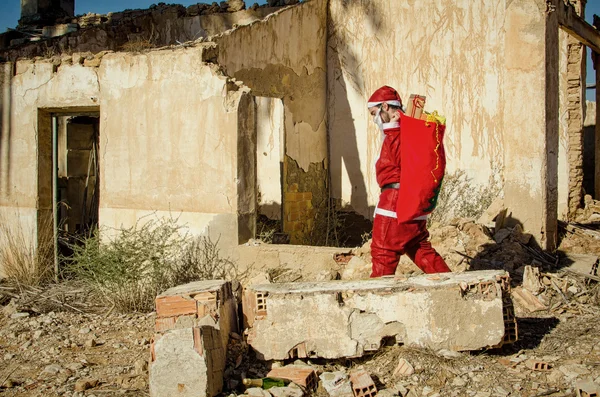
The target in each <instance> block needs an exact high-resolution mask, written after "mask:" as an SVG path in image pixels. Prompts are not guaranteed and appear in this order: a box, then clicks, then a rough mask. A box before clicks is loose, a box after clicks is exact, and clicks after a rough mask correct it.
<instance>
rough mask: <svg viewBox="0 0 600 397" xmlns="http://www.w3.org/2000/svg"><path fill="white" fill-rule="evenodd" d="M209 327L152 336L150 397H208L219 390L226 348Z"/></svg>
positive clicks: (215, 332) (213, 329)
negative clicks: (153, 337)
mask: <svg viewBox="0 0 600 397" xmlns="http://www.w3.org/2000/svg"><path fill="white" fill-rule="evenodd" d="M219 334H220V331H218V330H216V329H215V328H213V327H211V326H201V327H192V328H185V329H172V330H169V331H166V332H165V333H164V334H158V335H156V336H155V339H154V342H153V343H152V348H151V355H152V357H151V362H150V366H149V383H150V396H152V397H173V396H177V397H212V396H215V395H217V394H219V393H220V392H221V390H222V389H223V372H224V370H225V354H226V348H225V347H224V346H223V345H222V344H221V337H220V335H219Z"/></svg>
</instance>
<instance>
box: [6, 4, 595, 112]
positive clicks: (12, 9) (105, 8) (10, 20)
mask: <svg viewBox="0 0 600 397" xmlns="http://www.w3.org/2000/svg"><path fill="white" fill-rule="evenodd" d="M0 1H1V2H2V3H1V4H0V32H4V31H6V29H8V28H14V27H15V26H16V25H17V21H18V19H19V16H20V15H19V14H20V7H21V5H20V4H21V3H20V1H19V0H0ZM159 1H160V0H155V1H152V0H128V1H123V0H101V1H98V0H75V13H76V14H77V15H80V14H86V13H88V12H95V13H99V14H106V13H108V12H110V11H122V10H124V9H127V8H131V9H135V8H148V7H150V5H152V4H155V3H158V2H159ZM174 2H176V3H179V4H183V5H185V6H188V5H190V4H196V3H199V2H200V3H212V1H198V0H181V1H177V0H174ZM254 2H258V3H259V4H264V3H265V2H266V0H258V1H257V0H246V4H247V5H249V6H250V5H252V4H253V3H254ZM594 14H597V15H600V1H596V0H594V1H589V2H588V4H587V7H586V20H587V21H588V22H590V23H591V22H592V17H593V15H594ZM595 73H596V72H595V71H594V68H593V67H592V59H591V56H590V50H589V49H588V63H587V81H588V83H594V82H595V80H596V78H595ZM587 97H588V99H589V100H595V92H594V90H588V91H587Z"/></svg>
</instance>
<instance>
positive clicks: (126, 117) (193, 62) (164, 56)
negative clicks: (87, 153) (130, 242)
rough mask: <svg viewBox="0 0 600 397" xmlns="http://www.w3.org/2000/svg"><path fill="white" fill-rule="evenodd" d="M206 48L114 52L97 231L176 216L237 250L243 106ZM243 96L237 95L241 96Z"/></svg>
mask: <svg viewBox="0 0 600 397" xmlns="http://www.w3.org/2000/svg"><path fill="white" fill-rule="evenodd" d="M206 50H207V49H206V47H192V48H189V49H178V50H162V51H151V52H148V53H145V54H139V55H132V54H124V53H114V54H108V55H106V56H105V57H104V58H103V59H102V64H101V65H100V67H99V70H98V76H99V80H100V90H101V92H102V97H101V100H100V110H101V118H100V153H101V157H100V175H101V177H100V184H101V185H100V215H99V217H100V224H101V225H107V226H112V227H119V226H121V225H125V226H130V225H132V224H134V223H135V222H136V221H137V220H138V219H139V218H141V217H143V216H145V215H150V214H152V213H156V214H157V215H158V216H174V217H179V221H180V222H181V223H185V224H187V225H188V226H189V227H190V229H191V231H192V233H194V234H206V233H207V232H210V234H211V235H212V236H213V237H215V238H218V237H219V236H220V237H221V239H220V241H221V243H222V244H225V245H226V246H236V245H237V236H238V230H237V220H238V218H237V217H238V215H237V212H238V208H237V197H238V191H237V186H236V180H237V178H238V175H237V163H238V154H237V151H238V104H239V101H240V99H241V96H242V94H243V93H244V90H243V89H239V87H237V86H236V85H235V84H232V85H229V84H228V83H227V78H226V77H225V76H222V75H220V73H219V72H218V70H217V67H216V66H214V65H207V64H206V63H204V61H205V60H206V59H205V58H204V57H205V56H206V53H205V51H206ZM235 90H239V91H235Z"/></svg>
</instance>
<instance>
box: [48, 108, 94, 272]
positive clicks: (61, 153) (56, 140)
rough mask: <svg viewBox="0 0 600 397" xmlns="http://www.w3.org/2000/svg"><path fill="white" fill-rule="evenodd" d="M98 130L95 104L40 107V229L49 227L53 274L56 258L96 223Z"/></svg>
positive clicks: (63, 253) (80, 238) (89, 233)
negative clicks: (92, 105) (92, 107)
mask: <svg viewBox="0 0 600 397" xmlns="http://www.w3.org/2000/svg"><path fill="white" fill-rule="evenodd" d="M99 134H100V113H99V109H97V108H95V109H89V108H84V109H79V108H76V109H69V108H67V109H40V110H39V111H38V200H39V204H38V230H39V231H41V230H40V227H41V226H40V225H42V224H44V223H46V224H47V223H50V222H51V224H52V225H53V227H52V230H53V235H54V236H53V242H54V268H55V273H56V274H57V275H58V272H59V258H60V257H63V256H68V255H69V254H70V248H69V247H71V246H72V244H74V243H76V242H77V241H80V240H82V239H83V238H85V237H87V236H89V235H91V234H92V233H93V232H94V230H96V228H97V227H98V211H99V199H100V197H99V194H100V189H99V187H100V184H99V182H100V178H99V155H98V153H99ZM49 221H50V222H49ZM42 237H43V236H41V233H38V239H40V238H42Z"/></svg>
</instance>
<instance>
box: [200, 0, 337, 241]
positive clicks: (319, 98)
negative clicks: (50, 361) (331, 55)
mask: <svg viewBox="0 0 600 397" xmlns="http://www.w3.org/2000/svg"><path fill="white" fill-rule="evenodd" d="M326 21H327V9H326V2H325V1H324V0H313V1H311V2H306V3H302V4H299V5H296V6H292V7H289V8H286V9H283V10H281V11H278V12H276V13H274V14H272V15H270V16H268V17H267V18H265V20H263V21H257V22H254V23H252V24H250V25H247V26H242V27H239V28H237V29H234V30H231V31H228V32H225V33H223V34H221V35H218V36H215V37H213V38H212V40H214V41H215V42H216V43H218V45H219V57H218V63H219V65H221V66H222V67H223V69H224V70H225V72H226V74H227V75H229V76H232V77H235V78H236V79H237V80H241V81H243V82H244V84H246V85H248V86H249V87H250V88H251V89H252V91H253V93H254V94H255V95H257V96H265V97H276V98H281V99H282V100H283V105H284V119H285V126H284V131H285V133H284V135H285V138H284V140H285V155H286V156H285V160H284V162H285V163H286V164H285V165H284V167H283V169H284V170H290V171H291V170H293V169H294V168H295V167H294V164H293V163H297V165H298V166H299V167H300V169H301V170H302V172H301V173H298V174H297V178H298V179H300V180H301V181H300V182H299V181H297V180H295V178H296V176H294V177H292V176H291V175H290V174H289V173H286V171H284V174H283V178H282V179H283V193H284V221H283V222H284V230H288V231H289V232H290V234H291V241H292V243H298V242H301V241H302V239H303V232H301V231H300V229H303V230H306V229H310V228H311V225H310V220H311V219H312V218H313V216H314V213H313V212H312V211H304V212H302V213H301V214H300V213H299V212H296V213H295V215H294V220H293V221H292V220H291V219H292V217H291V213H290V211H288V212H287V215H288V216H286V205H288V204H286V197H285V195H286V194H289V193H294V194H302V195H303V196H302V197H308V198H307V199H306V200H305V201H310V203H311V204H310V205H311V206H312V207H314V208H316V207H317V206H318V204H319V203H318V202H317V200H319V198H322V197H326V196H327V178H326V174H325V175H324V174H323V173H322V172H320V171H319V170H321V169H323V168H325V169H326V168H327V163H326V158H327V127H326V125H327V123H326V121H327V118H326V117H327V106H326V98H327V86H326V56H325V54H326V34H327V29H326ZM291 179H294V180H293V181H292V180H291ZM296 184H297V185H296ZM301 185H302V186H307V187H310V189H311V190H306V191H300V190H298V191H295V187H296V186H298V187H299V186H301ZM294 197H296V195H294ZM303 200H304V198H303ZM294 205H296V204H295V203H294ZM304 205H308V204H307V203H304ZM297 216H300V218H297ZM290 222H297V223H298V224H300V225H301V226H297V225H294V226H289V224H290ZM292 228H293V229H294V230H292Z"/></svg>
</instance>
